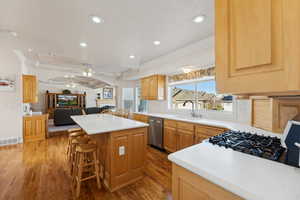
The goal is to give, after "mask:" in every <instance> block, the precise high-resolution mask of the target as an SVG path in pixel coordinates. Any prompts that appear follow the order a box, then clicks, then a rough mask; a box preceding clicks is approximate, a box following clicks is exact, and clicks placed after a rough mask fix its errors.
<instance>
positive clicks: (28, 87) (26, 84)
mask: <svg viewBox="0 0 300 200" xmlns="http://www.w3.org/2000/svg"><path fill="white" fill-rule="evenodd" d="M37 102H38V90H37V79H36V76H32V75H23V103H37Z"/></svg>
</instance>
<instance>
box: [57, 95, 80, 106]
mask: <svg viewBox="0 0 300 200" xmlns="http://www.w3.org/2000/svg"><path fill="white" fill-rule="evenodd" d="M56 104H57V107H73V106H78V96H76V95H66V94H59V95H57V96H56Z"/></svg>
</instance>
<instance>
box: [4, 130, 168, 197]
mask: <svg viewBox="0 0 300 200" xmlns="http://www.w3.org/2000/svg"><path fill="white" fill-rule="evenodd" d="M66 145H67V137H66V136H59V137H54V138H50V139H47V140H46V141H42V142H35V143H30V144H24V145H22V144H20V145H13V146H9V147H0V199H1V200H2V199H3V200H10V199H17V200H52V199H53V200H68V199H73V195H72V189H71V179H70V176H69V170H68V165H67V163H66V160H65V157H66V156H65V150H66ZM145 156H147V167H146V170H145V174H146V176H145V177H144V178H143V179H142V180H140V181H138V182H136V183H135V184H132V185H130V186H127V187H125V188H122V189H120V190H118V191H116V192H114V193H110V192H108V191H106V190H105V189H103V187H102V189H101V190H98V189H97V187H96V182H95V181H94V180H91V181H87V182H86V183H84V184H83V186H82V189H81V196H80V198H79V199H84V200H93V199H95V200H98V199H99V200H111V199H112V200H115V199H116V200H117V199H118V200H119V199H121V200H143V199H146V200H165V199H172V198H171V163H170V162H169V161H168V160H167V154H165V153H162V152H160V151H157V150H156V149H153V148H151V147H148V149H147V155H145Z"/></svg>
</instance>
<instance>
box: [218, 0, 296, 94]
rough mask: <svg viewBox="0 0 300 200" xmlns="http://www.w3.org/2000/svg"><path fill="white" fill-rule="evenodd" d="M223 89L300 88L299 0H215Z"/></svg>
mask: <svg viewBox="0 0 300 200" xmlns="http://www.w3.org/2000/svg"><path fill="white" fill-rule="evenodd" d="M215 5H216V9H215V13H216V23H215V24H216V43H215V44H216V47H215V50H216V80H217V89H218V92H219V93H232V94H295V93H299V92H300V76H299V74H300V57H299V56H298V55H299V54H300V48H299V45H298V44H300V37H299V35H300V21H299V19H300V12H299V9H300V1H296V0H216V4H215Z"/></svg>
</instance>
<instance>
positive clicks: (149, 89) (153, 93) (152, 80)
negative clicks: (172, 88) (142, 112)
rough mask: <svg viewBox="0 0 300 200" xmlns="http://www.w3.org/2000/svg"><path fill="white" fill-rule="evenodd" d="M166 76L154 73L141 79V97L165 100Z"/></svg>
mask: <svg viewBox="0 0 300 200" xmlns="http://www.w3.org/2000/svg"><path fill="white" fill-rule="evenodd" d="M165 87H166V76H165V75H153V76H149V77H145V78H142V79H141V99H144V100H164V99H165Z"/></svg>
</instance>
